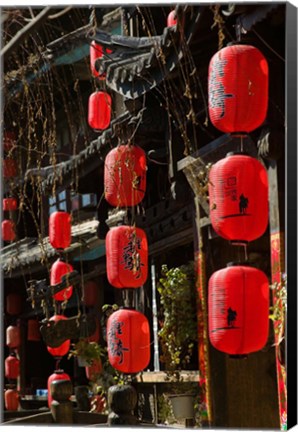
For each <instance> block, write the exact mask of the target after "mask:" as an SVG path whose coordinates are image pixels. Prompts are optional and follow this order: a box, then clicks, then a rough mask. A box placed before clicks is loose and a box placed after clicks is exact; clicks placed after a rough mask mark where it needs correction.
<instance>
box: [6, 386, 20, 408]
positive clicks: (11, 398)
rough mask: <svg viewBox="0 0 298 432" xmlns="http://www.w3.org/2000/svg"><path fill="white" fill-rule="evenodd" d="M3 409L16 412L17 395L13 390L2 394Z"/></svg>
mask: <svg viewBox="0 0 298 432" xmlns="http://www.w3.org/2000/svg"><path fill="white" fill-rule="evenodd" d="M4 402H5V408H6V409H7V411H17V410H18V408H19V393H18V392H17V391H16V390H15V389H8V390H6V391H5V393H4Z"/></svg>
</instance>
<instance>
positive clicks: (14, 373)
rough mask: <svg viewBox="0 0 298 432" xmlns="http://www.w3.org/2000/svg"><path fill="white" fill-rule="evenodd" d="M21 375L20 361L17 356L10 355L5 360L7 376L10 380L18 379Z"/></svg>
mask: <svg viewBox="0 0 298 432" xmlns="http://www.w3.org/2000/svg"><path fill="white" fill-rule="evenodd" d="M19 375H20V360H19V359H17V358H16V356H15V354H10V355H9V356H8V357H7V358H6V359H5V376H6V378H8V379H17V378H18V376H19Z"/></svg>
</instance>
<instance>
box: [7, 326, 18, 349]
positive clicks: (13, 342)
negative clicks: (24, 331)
mask: <svg viewBox="0 0 298 432" xmlns="http://www.w3.org/2000/svg"><path fill="white" fill-rule="evenodd" d="M6 345H7V346H8V347H9V348H11V349H12V348H18V347H19V346H20V345H21V331H20V327H19V326H12V325H11V326H9V327H7V329H6Z"/></svg>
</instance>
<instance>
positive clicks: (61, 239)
mask: <svg viewBox="0 0 298 432" xmlns="http://www.w3.org/2000/svg"><path fill="white" fill-rule="evenodd" d="M49 240H50V243H51V245H52V246H53V248H54V249H65V248H68V247H69V246H70V243H71V216H70V214H69V213H67V212H64V211H56V212H54V213H52V214H51V215H50V219H49Z"/></svg>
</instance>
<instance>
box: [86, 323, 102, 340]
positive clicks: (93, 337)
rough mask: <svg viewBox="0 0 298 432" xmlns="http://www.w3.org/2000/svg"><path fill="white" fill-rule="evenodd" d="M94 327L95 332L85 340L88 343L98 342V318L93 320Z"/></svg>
mask: <svg viewBox="0 0 298 432" xmlns="http://www.w3.org/2000/svg"><path fill="white" fill-rule="evenodd" d="M95 325H96V327H95V332H94V333H93V334H92V335H90V336H88V337H87V338H86V339H87V340H88V342H98V341H99V337H100V325H99V319H98V318H96V319H95Z"/></svg>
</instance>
